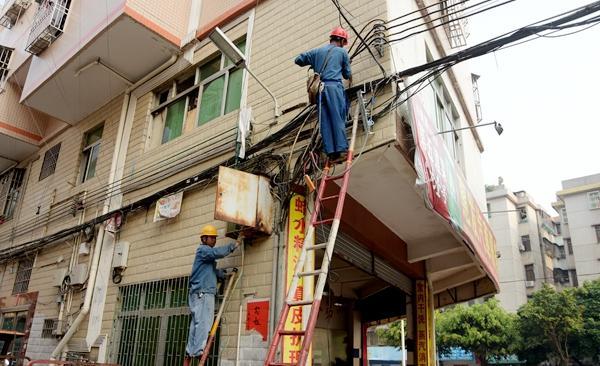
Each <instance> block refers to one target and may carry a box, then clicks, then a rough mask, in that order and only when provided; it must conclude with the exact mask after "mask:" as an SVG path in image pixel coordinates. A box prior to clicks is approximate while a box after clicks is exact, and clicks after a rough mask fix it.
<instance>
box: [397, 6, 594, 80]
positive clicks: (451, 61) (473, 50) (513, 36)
mask: <svg viewBox="0 0 600 366" xmlns="http://www.w3.org/2000/svg"><path fill="white" fill-rule="evenodd" d="M598 11H600V1H596V2H595V3H592V4H590V5H586V6H583V7H580V8H577V9H574V10H572V11H570V12H567V13H565V14H566V15H564V16H562V17H561V18H559V19H557V20H554V21H551V22H548V23H546V24H542V25H529V26H525V27H522V28H519V29H517V30H516V31H513V32H508V33H505V34H503V35H500V36H497V37H495V38H493V39H491V40H488V41H485V42H482V43H479V44H477V45H475V46H471V47H469V48H466V49H464V50H462V51H458V52H456V53H453V54H451V55H448V56H445V57H442V58H440V59H438V60H435V61H432V62H428V63H425V64H423V65H420V66H415V67H412V68H409V69H406V70H404V71H401V72H399V73H398V74H397V76H398V77H400V78H404V77H406V76H411V75H415V74H418V73H420V72H423V71H426V70H429V69H432V68H436V67H440V66H443V65H451V66H454V65H456V64H457V63H460V62H463V61H466V60H469V59H471V58H474V57H478V56H482V55H485V54H487V53H490V52H493V51H496V50H498V49H501V48H502V47H504V46H506V45H509V44H511V43H513V42H515V41H518V40H520V39H523V38H527V37H530V36H532V35H535V34H537V33H539V32H541V31H545V30H551V29H563V27H565V26H566V27H569V25H568V24H567V23H569V22H572V21H574V20H577V19H579V18H582V17H585V16H588V15H590V14H592V13H595V12H598ZM556 17H557V16H554V17H551V18H548V19H553V18H556ZM545 21H547V19H546V20H542V21H539V22H536V23H533V24H539V23H542V22H545ZM593 21H594V22H596V21H597V20H596V19H595V18H594V19H593ZM582 24H585V22H582ZM390 42H391V41H390Z"/></svg>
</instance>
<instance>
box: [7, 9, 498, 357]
mask: <svg viewBox="0 0 600 366" xmlns="http://www.w3.org/2000/svg"><path fill="white" fill-rule="evenodd" d="M450 3H451V4H452V2H450ZM434 4H435V2H434V1H422V0H415V1H407V2H401V3H400V2H392V1H386V0H376V1H370V2H363V1H345V2H344V7H345V9H340V11H341V12H342V13H343V14H344V15H346V12H350V13H351V14H352V18H351V19H352V20H351V22H352V24H353V25H354V28H356V29H357V30H360V29H361V28H363V27H364V31H363V33H362V35H363V36H365V37H366V36H367V32H369V34H371V35H372V36H369V37H371V38H372V40H373V46H376V47H371V48H369V49H365V50H364V51H363V52H359V53H358V54H357V55H356V56H355V57H354V58H353V62H352V69H353V76H354V80H353V81H354V85H355V87H354V88H349V89H348V96H349V98H350V100H351V102H352V106H351V111H354V109H355V105H356V100H357V92H358V91H359V90H364V91H366V92H367V94H366V96H365V97H366V98H369V97H370V96H371V95H372V94H376V96H377V99H376V101H377V104H375V106H374V108H373V119H374V121H375V124H374V126H373V131H372V133H371V134H368V133H366V132H364V131H363V130H362V129H359V133H358V137H357V142H356V146H357V152H359V153H360V154H361V155H360V158H358V159H357V160H356V163H355V164H354V165H353V166H352V171H351V174H352V176H351V178H350V184H349V195H348V197H347V198H346V205H345V209H344V213H343V216H342V220H341V221H342V222H341V225H340V233H339V235H338V240H337V246H336V250H335V252H334V258H333V262H332V267H331V270H330V272H329V280H328V286H327V290H326V292H327V295H326V297H325V299H324V301H323V304H322V306H321V309H320V310H321V312H320V315H319V320H318V324H317V329H316V331H315V337H314V338H313V363H314V364H321V365H325V364H331V363H334V362H336V359H339V360H341V362H344V363H348V364H349V363H352V364H353V365H359V364H360V362H361V360H363V359H368V351H367V346H366V343H365V341H364V339H365V338H366V332H367V329H368V328H369V327H370V326H373V325H374V324H382V323H385V322H386V321H388V320H389V319H399V318H405V319H406V320H407V331H408V335H407V338H408V342H407V356H408V357H407V359H408V364H409V365H433V364H435V349H434V346H433V345H434V342H433V334H434V333H433V331H434V325H433V309H434V308H438V307H442V306H445V305H448V304H453V303H458V302H464V301H468V300H471V299H475V298H479V297H482V296H486V295H490V294H494V293H495V292H497V290H498V287H499V284H498V277H497V269H496V246H495V245H496V244H495V239H494V236H493V234H492V231H491V230H490V228H489V226H488V225H487V222H486V221H485V219H484V217H483V215H482V214H481V211H482V209H483V207H484V206H485V192H484V189H483V182H482V173H481V166H480V165H481V163H480V153H481V152H482V151H483V145H482V143H481V141H480V139H479V136H478V134H477V130H476V129H470V130H461V131H458V132H454V133H449V134H444V135H438V134H437V133H436V132H437V131H441V130H444V131H446V130H449V129H453V128H459V127H466V126H473V125H474V123H475V121H477V115H476V112H475V110H476V103H475V101H474V95H473V90H474V88H473V85H472V80H473V78H472V75H471V73H470V72H469V70H468V66H467V65H465V64H459V65H456V66H454V67H452V68H451V69H450V70H448V71H447V72H445V73H444V74H442V75H441V76H439V77H436V78H433V79H432V82H431V83H430V85H428V86H427V87H426V88H425V89H423V90H422V91H421V92H419V93H418V94H414V95H412V94H413V91H414V89H411V90H410V93H411V95H410V98H409V99H408V100H409V102H408V103H400V102H402V101H403V99H405V98H406V97H407V96H406V93H405V92H406V91H404V90H403V86H405V85H410V84H411V83H412V82H414V81H416V80H417V78H416V77H409V78H406V79H405V80H404V81H402V82H392V80H393V79H391V78H388V77H387V76H389V75H391V74H392V73H393V72H395V71H398V70H403V69H406V68H408V67H412V66H416V65H420V64H423V63H426V62H427V61H428V60H431V59H438V58H440V57H443V56H445V55H448V54H450V53H451V52H453V47H460V46H462V45H464V39H459V38H460V37H462V33H461V32H457V29H460V25H461V24H460V21H458V20H452V21H451V22H450V24H452V25H453V30H452V32H448V33H447V32H446V31H447V30H448V29H447V28H448V27H444V26H442V24H441V23H442V22H443V23H444V24H449V23H448V22H447V20H449V19H447V18H444V17H441V18H440V19H433V20H432V17H433V15H431V14H429V13H428V11H432V10H431V9H436V10H437V11H438V13H439V12H442V13H444V12H446V14H448V13H449V8H444V9H441V8H440V7H441V6H442V5H439V6H438V5H434ZM444 4H446V5H447V3H444ZM452 6H454V5H452ZM428 9H429V10H428ZM451 9H458V8H451ZM1 12H2V14H0V16H1V17H2V18H1V20H0V23H2V24H3V25H4V27H3V28H1V29H0V50H1V51H2V52H3V53H2V55H3V56H2V57H1V58H0V59H1V60H3V61H2V62H3V63H0V67H2V69H0V76H1V77H2V87H3V90H4V92H3V93H1V94H0V106H1V108H0V141H1V143H0V153H1V156H2V158H0V164H2V165H1V167H2V171H3V173H2V176H1V177H0V182H1V183H2V190H1V192H2V199H1V200H0V202H2V205H3V206H2V209H3V219H2V224H1V225H0V264H1V267H0V271H1V272H0V278H1V279H2V280H1V284H0V314H1V318H0V325H1V326H2V328H5V329H12V330H16V331H17V333H18V334H19V335H18V336H16V338H18V339H15V342H14V345H13V346H14V351H15V353H16V354H19V355H20V356H24V355H26V356H27V357H30V358H32V359H44V358H49V357H51V356H52V357H57V358H63V359H86V360H93V361H98V362H107V361H110V362H115V363H119V364H121V365H134V364H136V365H137V364H144V365H175V364H180V363H181V362H182V359H183V355H184V346H185V342H186V338H187V329H188V323H189V311H188V308H187V295H188V293H187V292H188V285H187V282H188V276H189V272H190V269H191V264H192V262H193V257H194V253H195V250H196V247H197V246H198V244H199V237H198V233H199V230H200V228H201V226H202V225H204V224H208V223H212V224H216V225H217V227H218V228H219V233H220V239H219V243H223V242H226V241H227V240H230V239H227V238H226V235H230V236H233V235H235V234H236V229H235V228H234V227H233V226H232V225H227V224H226V223H225V222H223V221H217V220H215V210H216V208H219V207H220V206H219V205H218V202H217V201H218V200H217V197H221V193H222V191H220V192H219V196H217V178H218V167H219V166H229V167H234V168H235V169H236V170H238V171H246V172H249V173H253V174H254V175H253V176H254V177H257V176H262V177H267V178H266V180H267V181H268V183H269V189H268V190H267V191H268V192H267V193H264V194H263V195H261V196H260V198H261V202H263V203H265V202H266V203H267V206H269V205H270V206H271V207H272V208H273V211H272V212H273V216H274V217H273V218H272V219H269V220H265V221H263V222H262V223H261V225H262V226H261V227H260V228H259V229H257V230H252V233H253V235H254V236H253V237H252V238H250V239H249V243H248V244H247V245H246V246H245V251H244V255H242V254H241V253H239V252H238V253H235V255H234V256H232V257H230V258H228V259H227V260H224V261H222V263H221V264H220V265H222V266H224V267H232V266H235V267H239V268H240V272H241V280H240V281H239V282H238V283H237V286H236V287H235V289H234V291H233V294H232V297H231V299H230V300H229V301H228V302H227V304H226V307H225V310H224V318H223V322H222V323H221V326H220V329H219V333H218V337H217V341H216V344H215V347H213V351H212V353H211V359H210V360H211V364H213V365H216V364H217V362H218V363H220V364H221V365H233V364H234V363H235V362H236V361H240V362H241V363H242V364H245V365H259V364H262V363H263V362H264V359H265V354H266V349H267V345H268V342H269V340H270V339H271V335H272V333H273V330H274V324H275V322H276V320H277V316H278V314H279V311H280V309H281V307H282V302H283V300H284V297H285V290H284V289H285V286H286V285H287V283H288V280H289V271H288V268H291V266H293V260H294V253H296V252H294V251H297V250H298V245H297V244H298V241H299V242H300V245H301V242H302V237H303V235H304V232H303V231H302V230H301V228H302V227H304V226H303V223H304V222H305V220H307V219H308V218H307V216H308V215H306V212H307V209H308V210H310V209H312V202H313V201H314V197H313V196H311V194H310V193H309V192H307V190H306V187H305V186H304V185H303V179H302V175H303V173H304V172H305V171H306V173H307V174H309V175H312V176H313V179H318V178H319V175H318V172H319V169H316V168H320V165H319V164H320V163H319V162H318V161H317V162H315V163H313V162H312V161H313V159H310V158H308V157H309V156H310V155H308V154H305V153H304V152H305V151H310V150H311V149H315V150H316V149H318V146H317V145H316V144H315V142H314V141H313V140H312V139H311V135H312V132H313V131H314V130H315V127H316V114H317V113H316V110H315V106H308V105H307V103H306V95H305V81H306V72H305V70H303V69H299V68H297V67H296V66H295V65H294V64H293V59H294V57H295V56H296V55H297V54H299V53H300V52H302V51H305V50H307V49H309V48H312V47H317V46H319V45H322V44H323V43H324V42H326V41H327V35H328V33H329V31H330V30H331V28H333V27H334V26H336V25H338V24H339V22H340V20H339V18H340V13H339V12H338V9H336V8H335V7H334V5H333V2H331V3H330V2H326V1H321V2H298V1H275V0H266V1H261V2H256V1H253V0H252V1H251V0H237V1H227V2H212V1H211V2H209V1H200V0H185V1H181V0H180V1H173V0H170V1H156V0H109V1H107V2H97V1H91V0H82V1H73V2H71V1H69V0H59V1H48V0H44V1H39V2H37V1H36V2H33V1H26V0H9V1H7V2H6V3H5V5H4V7H3V8H2V10H1ZM409 13H410V14H414V16H415V17H417V21H418V22H420V23H421V24H422V23H424V22H428V21H433V23H428V24H429V26H431V24H436V25H439V26H437V27H435V28H433V29H432V30H429V31H424V32H421V33H418V34H415V35H414V36H411V37H407V38H406V39H403V40H401V41H400V40H398V41H395V42H385V41H386V40H387V41H389V40H390V38H389V37H391V35H390V34H387V33H385V32H383V33H381V31H380V30H381V28H380V26H381V19H383V20H389V21H391V22H393V21H395V19H397V18H398V17H400V16H402V15H405V14H409ZM446 17H447V16H446ZM378 19H380V20H378ZM444 20H446V21H444ZM450 20H451V19H450ZM216 26H218V27H220V28H221V29H223V31H224V32H225V34H226V36H227V37H228V38H230V39H231V40H232V41H233V42H234V44H235V45H236V46H237V47H238V48H239V49H240V50H241V52H243V53H244V55H245V57H246V61H245V62H244V63H239V64H233V63H232V62H231V61H229V60H228V59H227V58H226V57H225V56H224V55H223V54H221V52H220V51H219V49H217V47H216V46H215V45H214V44H213V43H212V42H211V41H210V40H209V38H208V35H209V34H210V32H211V31H212V30H213V29H214V28H215V27H216ZM351 34H352V38H353V39H352V40H351V42H352V41H353V40H354V39H356V34H354V33H351ZM378 37H379V38H378ZM386 37H388V38H387V39H382V38H386ZM358 45H360V42H358V43H357V46H358ZM354 51H357V48H356V46H355V47H354V48H353V49H352V53H354ZM245 66H247V67H248V69H251V70H252V71H253V73H254V74H255V75H256V77H257V78H258V79H259V80H261V81H262V83H263V84H264V85H266V86H268V88H269V90H270V91H271V92H272V93H273V94H274V95H275V97H276V98H277V100H278V102H279V105H280V106H281V108H280V109H281V111H282V115H281V116H278V117H275V116H274V105H273V100H272V99H271V97H270V96H269V94H268V93H267V91H266V90H265V89H264V88H263V86H262V85H261V83H259V82H257V80H256V79H255V78H253V77H251V76H250V73H249V72H248V71H247V68H246V67H245ZM382 71H383V72H382ZM384 74H385V76H386V77H385V78H383V76H384ZM388 102H398V103H397V104H387V103H388ZM378 103H381V104H378ZM386 106H389V107H390V108H385V107H386ZM246 124H249V125H250V126H251V128H246V127H245V126H246ZM244 150H245V154H244V156H243V157H241V158H240V157H239V154H240V153H241V152H242V151H244ZM236 155H237V156H238V158H236ZM311 164H312V165H311ZM314 165H317V167H314ZM305 169H306V170H305ZM340 169H341V168H339V169H338V172H339V171H340ZM248 179H250V178H248ZM252 179H254V178H252ZM256 179H258V178H256ZM261 179H262V180H261V181H262V182H264V181H265V178H261ZM220 183H222V181H219V184H220ZM239 186H240V187H238V188H243V187H242V186H243V185H241V184H240V185H239ZM263 192H265V191H263ZM241 193H246V194H248V192H247V191H244V190H243V189H241V190H240V194H241ZM331 193H332V194H335V193H334V192H331ZM239 202H240V203H242V202H246V201H245V200H240V201H239ZM257 210H258V208H257V207H250V208H249V209H248V210H247V211H243V212H242V213H243V214H244V215H245V214H249V213H256V211H257ZM267 211H268V210H267ZM332 211H333V206H331V205H330V204H329V203H328V204H326V205H325V211H324V214H332ZM269 212H270V211H269ZM244 215H242V216H244ZM266 217H269V215H266ZM248 226H253V225H248ZM326 232H327V228H322V230H319V238H320V239H321V240H322V239H323V235H326ZM321 257H322V254H317V255H316V259H317V260H319V259H320V258H321ZM304 286H305V288H306V292H305V293H304V294H303V296H310V295H308V294H307V293H308V292H309V291H308V290H309V289H310V281H308V282H307V283H305V285H304ZM384 304H385V306H384ZM249 309H252V311H251V312H249V311H248V310H249ZM302 310H303V311H302V313H301V314H299V317H298V318H297V320H298V321H299V322H300V323H301V322H302V319H303V318H305V317H306V316H307V315H306V314H307V313H308V309H307V308H304V309H302ZM253 316H256V318H252V317H253ZM296 323H297V322H296ZM15 334H16V333H15ZM286 342H288V343H287V344H286V345H284V352H282V353H283V357H284V360H285V361H286V362H290V360H292V361H293V359H294V357H295V356H296V355H297V353H298V346H297V345H296V344H295V342H294V339H290V338H286Z"/></svg>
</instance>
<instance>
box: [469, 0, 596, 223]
mask: <svg viewBox="0 0 600 366" xmlns="http://www.w3.org/2000/svg"><path fill="white" fill-rule="evenodd" d="M590 2H592V0H583V1H582V0H516V1H514V2H513V3H509V4H507V5H504V6H502V7H500V8H496V9H494V10H491V11H488V12H486V13H483V14H480V15H476V16H474V17H471V18H470V19H469V31H470V36H469V39H468V42H469V44H470V45H473V44H476V43H479V42H482V41H485V40H488V39H490V38H493V37H495V36H497V35H500V34H502V33H505V32H508V31H511V30H514V29H516V28H518V27H520V26H524V25H527V24H530V23H533V22H535V21H538V20H542V19H544V18H547V17H549V16H553V15H557V14H559V13H562V12H564V11H567V10H571V9H574V8H576V7H579V6H582V5H586V4H588V3H590ZM564 32H567V31H564ZM561 33H562V32H559V33H556V34H555V35H557V34H561ZM470 62H471V64H470V66H471V69H472V71H473V72H474V73H476V74H479V75H481V78H480V79H479V88H480V96H481V105H482V110H483V121H482V123H485V122H491V121H498V122H500V123H501V124H502V125H503V127H504V133H503V134H502V135H501V136H498V135H497V134H496V132H495V130H494V128H493V127H492V126H490V127H481V128H479V129H478V130H479V133H480V134H481V138H482V140H483V144H484V148H485V151H484V153H483V154H482V164H483V173H484V178H485V183H486V184H497V181H498V177H499V176H501V177H502V178H503V179H504V184H505V185H506V186H507V187H508V188H509V189H511V190H513V191H519V190H525V191H527V192H528V193H529V194H530V195H531V196H532V197H533V199H534V200H535V201H536V202H537V203H538V204H541V205H542V206H543V207H544V208H546V209H547V210H548V212H549V213H550V214H551V215H556V212H555V211H554V210H553V209H552V207H551V205H550V204H551V202H553V201H555V197H556V192H557V191H559V190H561V181H562V180H565V179H570V178H576V177H580V176H584V175H591V174H596V173H600V115H599V113H598V111H599V110H600V90H599V88H600V68H598V65H600V25H598V26H596V27H592V28H591V29H588V30H585V31H583V32H580V33H577V34H573V35H570V36H566V37H561V38H539V39H536V40H534V41H531V42H528V43H525V44H523V45H518V46H515V47H512V48H509V49H507V50H501V51H497V52H495V53H492V54H488V55H485V56H482V57H479V58H477V59H474V60H471V61H470Z"/></svg>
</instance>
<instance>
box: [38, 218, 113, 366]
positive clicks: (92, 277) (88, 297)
mask: <svg viewBox="0 0 600 366" xmlns="http://www.w3.org/2000/svg"><path fill="white" fill-rule="evenodd" d="M103 241H104V224H102V225H100V228H99V230H98V238H97V239H96V245H95V246H94V255H93V257H92V268H90V274H89V278H88V283H87V289H86V290H85V299H84V300H83V306H82V307H81V311H80V312H79V315H77V318H75V320H74V321H73V324H71V326H70V327H69V330H67V333H65V336H64V337H63V338H62V339H61V340H60V342H58V345H57V346H56V348H55V349H54V351H52V355H51V356H50V359H52V360H55V359H56V358H57V357H60V354H61V353H62V350H63V348H65V346H66V345H67V343H68V342H69V340H71V338H72V337H73V335H74V334H75V332H76V331H77V329H78V328H79V324H81V322H82V321H83V319H84V318H85V317H86V316H87V314H88V312H89V311H90V304H91V303H92V294H93V293H94V291H93V289H94V285H95V284H96V274H97V273H98V262H100V252H101V251H102V242H103Z"/></svg>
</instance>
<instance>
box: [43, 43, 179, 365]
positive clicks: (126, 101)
mask: <svg viewBox="0 0 600 366" xmlns="http://www.w3.org/2000/svg"><path fill="white" fill-rule="evenodd" d="M178 57H179V55H178V54H174V55H172V56H171V58H169V60H167V61H166V62H165V63H163V64H162V65H160V66H159V67H158V68H156V69H155V70H153V71H151V72H150V73H148V74H147V75H146V76H144V77H143V78H141V79H140V80H138V81H137V82H135V83H134V84H133V85H131V86H130V87H129V88H127V89H126V90H125V94H124V98H123V108H122V110H121V116H120V119H119V129H118V132H117V138H116V142H117V143H116V144H115V152H114V154H115V155H114V156H113V164H111V171H110V175H109V181H108V186H109V187H112V186H113V185H114V183H115V181H116V179H115V177H117V176H120V174H119V173H118V170H119V167H118V165H119V164H118V160H119V156H120V155H121V154H124V153H125V152H126V149H122V148H121V147H122V146H121V145H122V144H123V143H125V141H124V135H125V132H126V128H131V126H132V125H133V123H127V122H128V121H127V115H128V110H129V106H130V104H131V103H130V102H131V92H132V91H133V90H135V89H137V88H138V87H139V86H140V85H142V84H144V83H146V82H147V81H148V80H150V79H151V78H153V77H155V76H156V75H158V74H160V73H161V72H163V71H164V70H166V69H167V68H168V67H170V66H171V65H173V64H174V63H175V62H176V61H177V59H178ZM126 125H127V126H126ZM123 161H124V159H123ZM108 202H110V198H108ZM108 210H109V205H105V206H104V210H103V211H104V213H106V212H108ZM104 229H105V225H104V224H100V226H99V229H98V237H97V239H96V245H95V246H94V254H93V256H92V267H91V268H90V272H89V275H88V284H87V289H86V291H85V298H84V301H83V306H82V307H81V310H80V312H79V314H78V315H77V317H76V318H75V320H74V321H73V324H72V325H71V326H70V327H69V330H68V331H67V332H66V333H65V336H64V337H63V338H62V339H61V340H60V342H59V343H58V345H57V346H56V348H55V349H54V351H52V355H51V359H56V358H57V357H60V355H61V353H62V350H63V348H64V347H65V346H66V345H67V343H68V342H69V341H70V340H71V338H72V337H73V335H74V334H75V332H77V329H78V328H79V325H80V324H81V322H82V321H83V319H84V318H85V317H86V316H87V315H88V313H89V311H90V305H91V303H92V294H93V292H94V287H95V284H96V277H97V276H96V275H97V274H98V265H99V262H100V253H101V251H102V242H103V240H104Z"/></svg>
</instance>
